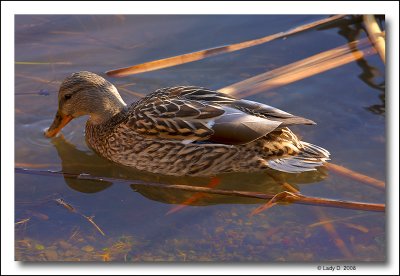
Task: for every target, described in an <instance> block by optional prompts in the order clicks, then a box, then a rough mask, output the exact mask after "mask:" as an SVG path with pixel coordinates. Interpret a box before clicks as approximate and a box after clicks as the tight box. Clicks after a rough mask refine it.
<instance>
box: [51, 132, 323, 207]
mask: <svg viewBox="0 0 400 276" xmlns="http://www.w3.org/2000/svg"><path fill="white" fill-rule="evenodd" d="M52 143H53V145H54V146H55V148H56V149H57V153H58V155H59V157H60V159H61V164H62V172H65V173H73V174H89V175H91V176H97V177H109V178H116V179H124V180H140V181H145V182H150V183H154V182H156V183H162V184H165V185H173V184H174V185H177V184H179V185H188V186H197V187H210V186H209V185H210V183H212V182H211V179H212V178H210V177H175V176H164V175H157V174H153V173H147V172H142V171H138V170H135V169H133V168H128V167H124V166H120V165H118V164H115V163H112V162H110V161H108V160H106V159H104V158H102V157H100V156H98V155H96V154H95V153H92V152H86V151H81V150H79V149H77V148H76V147H75V146H74V145H72V144H71V143H69V142H68V141H67V140H66V139H65V138H64V137H63V136H62V135H60V136H58V137H56V138H53V139H52ZM326 176H327V173H326V169H325V168H324V167H321V168H319V169H318V170H317V171H311V172H303V173H296V174H290V173H283V172H279V171H274V170H269V171H265V172H259V173H251V177H249V174H248V173H226V174H221V175H218V176H216V178H218V179H219V183H218V185H214V186H212V187H211V188H218V189H224V190H240V191H249V192H263V193H279V192H282V191H284V190H286V189H285V188H284V186H283V185H282V183H289V184H290V185H292V186H293V187H296V188H298V189H299V187H300V186H301V185H303V184H307V183H315V182H318V181H322V180H323V179H325V178H326ZM64 179H65V182H66V184H67V185H68V186H69V187H70V188H71V189H73V190H75V191H78V192H81V193H97V192H101V191H103V190H105V189H107V188H109V187H111V186H112V185H113V183H111V182H108V181H104V180H103V181H97V180H86V179H85V180H81V179H73V178H70V177H64ZM130 187H131V188H132V190H133V191H134V192H138V193H140V194H141V195H143V196H145V197H146V198H149V199H151V200H154V201H159V202H164V203H172V204H179V203H183V202H185V203H188V201H187V200H188V199H189V198H191V196H193V194H194V193H195V192H188V191H176V190H169V189H162V188H159V187H150V186H142V185H140V186H139V185H134V184H132V185H131V186H130ZM261 201H262V200H260V199H253V198H243V197H237V196H225V195H215V194H207V196H202V197H198V198H196V200H195V201H190V204H191V205H211V204H226V203H230V204H243V203H253V204H255V203H260V202H261Z"/></svg>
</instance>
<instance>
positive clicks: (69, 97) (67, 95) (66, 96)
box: [64, 94, 72, 100]
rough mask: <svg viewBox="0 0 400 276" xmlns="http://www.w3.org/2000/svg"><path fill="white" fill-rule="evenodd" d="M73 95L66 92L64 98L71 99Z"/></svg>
mask: <svg viewBox="0 0 400 276" xmlns="http://www.w3.org/2000/svg"><path fill="white" fill-rule="evenodd" d="M71 97H72V95H71V94H66V95H64V99H66V100H69V99H71Z"/></svg>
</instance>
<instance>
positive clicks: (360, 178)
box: [325, 163, 385, 189]
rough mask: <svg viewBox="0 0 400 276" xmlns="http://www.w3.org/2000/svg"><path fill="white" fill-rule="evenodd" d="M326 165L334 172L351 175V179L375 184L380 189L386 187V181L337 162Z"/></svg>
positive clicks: (371, 184)
mask: <svg viewBox="0 0 400 276" xmlns="http://www.w3.org/2000/svg"><path fill="white" fill-rule="evenodd" d="M325 166H326V167H327V168H328V169H329V170H330V171H332V172H335V173H337V174H340V175H343V176H346V177H349V178H351V179H354V180H357V181H360V182H363V183H365V184H368V185H370V186H373V187H375V188H378V189H385V182H383V181H381V180H378V179H375V178H372V177H370V176H367V175H364V174H361V173H358V172H355V171H352V170H350V169H348V168H345V167H343V166H339V165H336V164H332V163H326V164H325Z"/></svg>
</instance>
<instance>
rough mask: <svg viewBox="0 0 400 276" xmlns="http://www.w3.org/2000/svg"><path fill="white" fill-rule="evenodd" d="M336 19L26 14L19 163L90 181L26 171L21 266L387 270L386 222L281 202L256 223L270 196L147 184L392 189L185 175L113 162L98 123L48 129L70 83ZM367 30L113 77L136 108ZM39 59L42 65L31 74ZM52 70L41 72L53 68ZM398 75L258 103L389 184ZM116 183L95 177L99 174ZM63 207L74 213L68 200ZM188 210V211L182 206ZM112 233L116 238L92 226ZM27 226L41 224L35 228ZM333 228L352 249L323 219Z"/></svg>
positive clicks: (375, 64) (18, 97)
mask: <svg viewBox="0 0 400 276" xmlns="http://www.w3.org/2000/svg"><path fill="white" fill-rule="evenodd" d="M320 18H323V16H306V15H302V16H161V15H160V16H144V15H140V16H122V15H119V16H111V15H110V16H97V15H92V16H81V15H73V16H66V15H62V16H60V15H58V16H51V15H45V16H43V15H23V16H22V15H19V16H16V27H15V31H16V33H15V34H16V42H15V45H16V48H15V59H16V62H17V64H16V67H15V70H16V79H15V124H16V125H15V137H16V140H15V156H16V157H15V158H16V160H15V162H16V167H22V168H30V169H32V170H44V171H47V170H52V171H63V172H66V173H73V174H78V175H79V174H80V175H81V177H79V178H78V179H73V178H68V177H62V176H60V175H59V176H48V175H32V174H20V173H16V178H15V200H16V204H15V218H16V223H17V224H16V227H15V229H16V230H15V232H16V252H15V258H16V260H30V261H45V260H65V261H78V260H80V261H87V260H90V261H231V262H232V261H262V262H273V261H330V260H341V261H343V260H346V261H355V260H357V261H384V260H385V259H386V255H385V252H386V249H385V214H384V213H378V212H368V211H355V210H347V209H338V208H323V207H313V206H306V205H299V204H279V205H276V206H274V207H272V208H270V209H268V210H266V211H264V212H262V213H260V214H258V215H255V216H249V214H250V213H251V212H252V211H253V210H254V209H255V208H256V207H258V206H260V204H263V203H264V202H265V201H263V200H260V199H252V198H244V197H234V196H222V195H214V194H201V195H199V194H195V193H192V192H184V191H176V190H170V189H161V188H157V187H148V186H142V185H135V184H134V183H135V181H148V182H153V183H166V184H182V185H191V186H208V187H214V188H217V189H225V190H241V191H252V192H261V193H273V194H276V193H278V192H282V191H284V190H285V187H283V186H282V185H281V184H280V183H282V182H287V183H289V184H291V185H292V186H293V187H295V188H297V189H299V190H300V192H301V193H302V194H304V195H307V196H317V197H326V198H334V199H341V200H352V201H363V202H373V203H385V191H384V190H380V189H377V188H374V187H371V186H368V185H365V184H364V183H362V182H359V181H356V180H351V179H349V178H346V177H344V176H340V175H337V174H335V173H333V172H330V171H328V170H327V169H326V168H320V169H319V170H318V171H316V172H309V173H303V174H285V173H279V172H268V173H267V172H264V173H257V174H240V173H235V174H226V175H221V176H219V179H220V181H221V182H220V183H219V184H218V183H213V182H212V179H210V178H189V177H185V178H176V177H165V176H160V175H154V174H150V173H143V172H140V171H136V170H134V169H128V168H124V167H121V166H118V165H115V164H112V163H110V162H108V161H107V160H105V159H103V158H101V157H99V156H97V155H96V154H94V153H93V152H92V151H91V150H90V149H89V148H88V147H87V145H86V144H85V140H84V124H85V120H86V119H87V118H79V119H77V120H74V121H72V122H71V123H70V124H69V125H68V126H67V127H65V128H64V129H63V131H62V135H60V136H58V137H56V138H53V139H46V138H45V137H44V136H43V131H44V130H45V129H46V128H47V127H48V126H49V125H50V124H51V121H52V119H53V116H54V114H55V112H56V110H57V92H58V86H59V84H60V82H61V81H62V80H63V79H64V78H65V77H66V76H68V75H69V74H70V73H72V72H75V71H81V70H88V71H92V72H95V73H98V74H101V75H103V76H104V74H103V72H104V71H107V70H111V69H115V68H120V67H124V66H130V65H134V64H138V63H142V62H146V61H150V60H154V59H159V58H165V57H169V56H173V55H178V54H183V53H187V52H193V51H196V50H201V49H206V48H210V47H215V46H219V45H227V44H231V43H237V42H241V41H245V40H250V39H254V38H258V37H263V36H265V35H268V34H274V33H277V32H280V31H284V30H288V29H290V28H292V27H295V26H299V25H302V24H305V23H309V22H312V21H314V20H317V19H320ZM361 27H362V25H361V24H360V23H359V22H358V23H357V22H354V21H353V23H349V22H344V23H343V24H339V25H333V26H330V27H328V28H321V29H319V30H312V31H309V32H305V33H301V34H298V35H295V36H292V37H288V38H287V39H280V40H276V41H272V42H270V43H266V44H263V45H260V46H256V47H252V48H248V49H245V50H241V51H238V52H234V53H229V54H224V55H219V56H215V57H211V58H208V59H204V60H201V61H198V62H194V63H188V64H185V65H181V66H177V67H172V68H168V69H163V70H159V71H154V72H149V73H144V74H139V75H133V76H129V77H125V78H118V79H116V78H108V79H109V80H110V81H111V82H113V83H114V84H115V85H116V86H117V87H119V90H120V93H121V96H122V97H123V98H124V100H125V102H127V103H130V102H133V101H136V100H137V99H139V95H146V94H147V93H150V92H151V91H153V90H155V89H157V88H161V87H166V86H174V85H199V86H204V87H208V88H211V89H218V88H221V87H225V86H227V85H230V84H232V83H235V82H238V81H241V80H243V79H246V78H248V77H251V76H254V75H257V74H260V73H263V72H266V71H268V70H271V69H274V68H278V67H280V66H283V65H286V64H289V63H291V62H294V61H297V60H300V59H303V58H306V57H308V56H311V55H313V54H316V53H319V52H322V51H326V50H329V49H332V48H334V47H337V46H340V45H343V44H346V43H347V42H349V41H352V40H354V39H359V38H362V37H365V33H364V31H363V29H362V28H361ZM27 62H31V63H30V64H28V63H27ZM39 62H40V63H39ZM384 77H385V68H384V65H383V64H382V62H381V61H380V59H379V57H378V56H377V55H373V56H370V57H367V58H365V59H362V60H361V61H358V62H353V63H350V64H348V65H345V66H341V67H339V68H336V69H333V70H330V71H327V72H325V73H322V74H319V75H315V76H313V77H310V78H307V79H304V80H302V81H298V82H295V83H292V84H290V85H286V86H283V87H279V88H276V89H274V90H273V91H268V92H265V93H259V94H257V95H254V96H251V97H249V98H248V99H250V100H255V101H259V102H264V103H267V104H269V105H272V106H275V107H278V108H280V109H283V110H285V111H288V112H290V113H293V114H297V115H300V116H304V117H306V118H310V119H312V120H314V121H316V122H317V123H318V124H317V125H316V126H311V127H310V126H302V127H296V128H293V130H294V131H295V132H296V133H297V134H298V135H299V136H300V137H302V138H303V140H305V141H308V142H311V143H314V144H317V145H320V146H322V147H324V148H326V149H328V150H329V151H330V152H331V155H332V156H331V157H332V163H335V164H340V165H343V166H346V167H347V168H349V169H352V170H354V171H357V172H360V173H363V174H366V175H368V176H371V177H374V178H377V179H379V180H383V181H384V180H385V168H386V165H385V142H386V138H385V115H384V112H385V106H384V98H385V94H384ZM86 174H89V175H91V176H95V177H99V178H101V177H103V178H118V179H125V180H129V181H125V182H117V181H112V180H109V179H104V180H103V181H100V180H87V179H85V178H87V175H86ZM58 198H62V199H64V201H65V202H67V203H68V204H71V206H72V207H73V208H74V209H73V212H71V210H69V209H68V208H66V207H65V206H62V205H59V204H57V202H56V201H55V199H58ZM182 203H184V204H186V205H185V206H184V207H183V208H182V205H181V204H182ZM91 216H94V217H93V219H92V221H93V222H94V223H95V224H96V225H97V226H98V227H99V228H100V229H101V230H102V231H103V232H104V233H105V236H103V235H102V234H101V232H100V231H99V230H98V229H97V228H96V227H95V225H94V224H93V223H91V222H90V221H89V219H88V218H90V217H91ZM24 220H27V221H24ZM327 220H332V221H333V222H332V225H333V226H334V228H335V232H336V233H337V235H338V236H339V237H340V239H342V240H343V242H344V244H345V247H346V248H345V249H343V248H340V247H338V246H337V244H335V242H334V240H335V236H334V234H332V232H329V231H327V230H326V228H324V225H325V226H326V224H318V223H319V222H321V221H327Z"/></svg>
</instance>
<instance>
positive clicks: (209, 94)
mask: <svg viewBox="0 0 400 276" xmlns="http://www.w3.org/2000/svg"><path fill="white" fill-rule="evenodd" d="M84 115H88V120H87V122H86V126H85V140H86V143H87V144H88V146H89V148H91V149H92V150H93V151H94V152H96V153H97V154H98V155H100V156H102V157H103V158H106V159H108V160H109V161H112V162H114V163H117V164H119V165H123V166H127V167H131V168H135V169H137V170H141V171H146V172H150V173H155V174H162V175H173V176H200V177H207V176H215V175H218V174H221V173H229V172H243V173H251V172H259V171H264V170H271V169H272V170H278V171H282V172H286V173H301V172H305V171H312V170H316V169H317V168H318V167H320V166H323V164H324V163H325V162H326V161H327V160H329V156H330V153H329V152H328V151H327V150H326V149H324V148H322V147H320V146H316V145H313V144H311V143H307V142H304V141H301V140H300V139H299V138H298V137H297V136H296V135H295V134H294V133H293V132H292V131H291V130H290V129H289V127H290V126H294V125H314V124H315V122H314V121H312V120H309V119H306V118H303V117H300V116H295V115H292V114H290V113H287V112H285V111H282V110H280V109H278V108H275V107H272V106H269V105H266V104H263V103H259V102H255V101H250V100H245V99H237V98H235V97H233V96H231V95H228V94H224V93H221V92H218V91H214V90H211V89H207V88H203V87H197V86H175V87H166V88H160V89H157V90H156V91H154V92H152V93H150V94H148V95H147V96H145V97H143V98H141V99H140V100H138V101H136V102H134V103H132V104H130V105H127V104H126V103H125V102H124V100H123V99H122V97H121V96H120V94H119V93H118V90H117V88H116V87H115V86H114V85H113V84H111V83H110V82H109V81H107V80H106V79H104V78H103V77H101V76H99V75H97V74H95V73H92V72H88V71H80V72H76V73H73V74H71V75H70V76H68V77H66V78H65V79H64V81H63V82H62V83H61V86H60V89H59V92H58V110H57V112H56V114H55V116H54V120H53V122H52V124H51V125H50V127H49V128H48V129H47V130H46V131H45V133H44V134H45V136H46V137H48V138H51V137H54V136H56V135H57V133H59V132H60V131H61V129H62V128H63V127H65V126H66V125H67V124H68V123H69V122H70V121H71V120H73V119H74V118H78V117H80V116H84Z"/></svg>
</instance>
